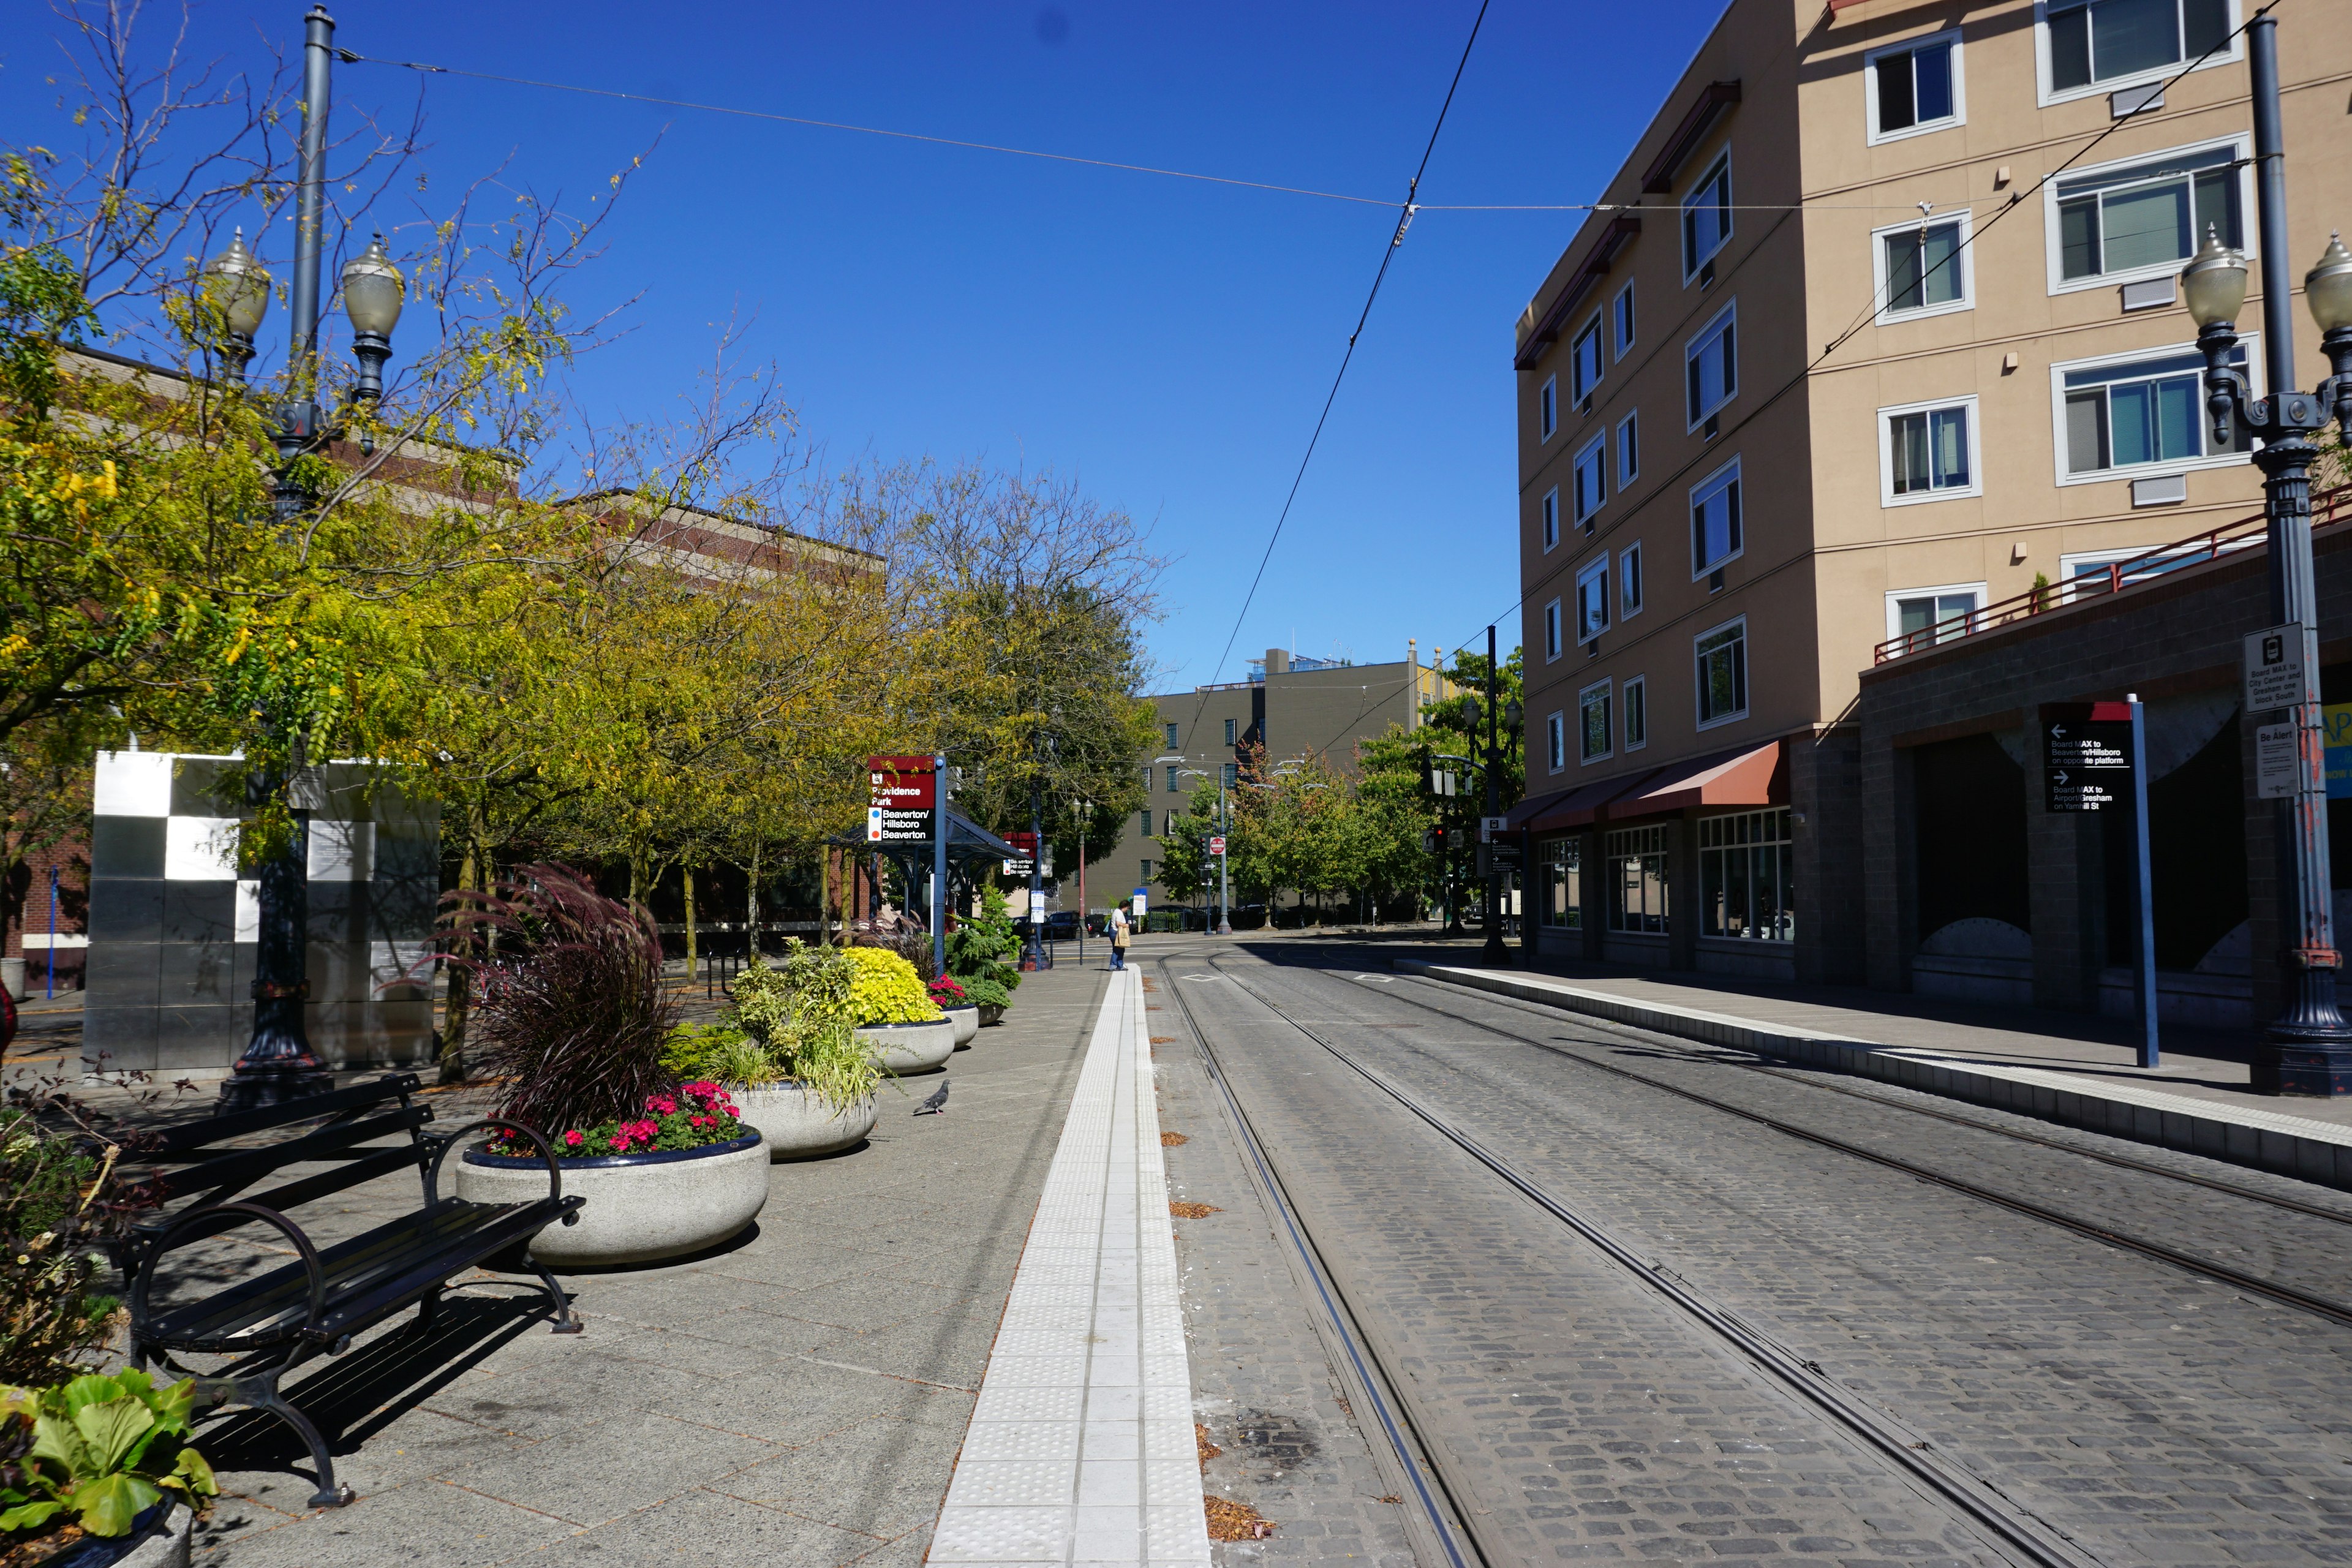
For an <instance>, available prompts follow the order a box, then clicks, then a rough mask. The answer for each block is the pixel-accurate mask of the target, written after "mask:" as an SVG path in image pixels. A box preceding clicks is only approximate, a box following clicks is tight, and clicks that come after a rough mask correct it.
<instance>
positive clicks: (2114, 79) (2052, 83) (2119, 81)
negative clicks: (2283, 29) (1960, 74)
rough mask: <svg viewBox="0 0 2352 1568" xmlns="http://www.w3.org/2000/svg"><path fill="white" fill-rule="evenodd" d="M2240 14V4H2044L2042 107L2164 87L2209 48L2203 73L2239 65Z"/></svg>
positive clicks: (2062, 0)
mask: <svg viewBox="0 0 2352 1568" xmlns="http://www.w3.org/2000/svg"><path fill="white" fill-rule="evenodd" d="M2238 9H2239V6H2238V0H2087V3H2086V0H2037V3H2036V4H2035V5H2034V10H2035V11H2036V12H2037V13H2038V15H2037V16H2035V18H2034V20H2035V23H2036V26H2034V29H2033V32H2034V49H2035V54H2036V56H2037V57H2038V61H2039V65H2040V68H2041V77H2042V84H2041V85H2042V102H2043V103H2045V104H2048V103H2053V102H2056V101H2059V100H2063V99H2068V98H2081V97H2085V96H2087V95H2089V94H2091V93H2095V92H2109V91H2112V90H2114V89H2116V88H2119V87H2136V86H2137V85H2139V84H2140V83H2142V82H2151V81H2161V80H2163V79H2165V78H2166V77H2168V76H2170V75H2172V74H2173V72H2174V71H2176V70H2177V69H2179V67H2180V66H2181V65H2182V64H2184V63H2185V62H2188V61H2190V60H2195V59H2198V58H2200V56H2203V55H2204V54H2205V53H2206V52H2207V51H2208V50H2212V51H2213V54H2212V58H2210V59H2206V60H2205V61H2204V62H2203V65H2200V67H2199V69H2203V68H2204V67H2205V66H2218V65H2223V64H2226V63H2228V62H2230V61H2231V60H2234V59H2237V58H2239V53H2240V45H2239V43H2238V41H2237V39H2236V38H2234V37H2231V34H2232V33H2233V32H2234V31H2235V30H2236V28H2237V26H2238Z"/></svg>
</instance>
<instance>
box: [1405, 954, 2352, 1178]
mask: <svg viewBox="0 0 2352 1568" xmlns="http://www.w3.org/2000/svg"><path fill="white" fill-rule="evenodd" d="M1447 956H1448V958H1451V956H1452V955H1450V954H1449V955H1447ZM1393 966H1394V967H1395V968H1396V969H1397V970H1398V971H1399V972H1401V973H1410V974H1420V975H1423V976H1425V977H1426V978H1429V979H1432V980H1439V981H1444V982H1446V983H1448V984H1456V985H1461V986H1465V987H1468V988H1471V989H1475V990H1482V991H1489V992H1494V993H1496V994H1503V995H1508V996H1512V997H1515V998H1517V999H1519V1000H1523V1001H1531V1002H1538V1003H1541V1004H1544V1005H1549V1006H1557V1007H1561V1008H1564V1009H1566V1010H1568V1011H1570V1012H1576V1013H1583V1014H1586V1015H1589V1016H1595V1017H1605V1018H1609V1019H1612V1020H1613V1021H1615V1022H1618V1023H1622V1024H1630V1025H1633V1026H1636V1027H1639V1028H1645V1029H1654V1030H1656V1031H1658V1032H1660V1033H1662V1034H1670V1035H1678V1036H1681V1037H1685V1038H1688V1039H1696V1040H1704V1041H1706V1042H1708V1043H1710V1044H1714V1045H1720V1046H1728V1047H1733V1048H1735V1049H1739V1050H1748V1051H1755V1052H1758V1053H1759V1054H1761V1055H1765V1056H1771V1057H1780V1058H1786V1059H1789V1060H1793V1061H1800V1062H1805V1063H1808V1064H1810V1065H1813V1066H1817V1067H1824V1068H1832V1069H1834V1070H1837V1071H1841V1072H1851V1073H1856V1074H1859V1075H1862V1076H1864V1077H1870V1078H1879V1079H1886V1080H1888V1081H1890V1082H1895V1083H1900V1084H1903V1085H1905V1086H1906V1087H1908V1088H1912V1089H1923V1090H1926V1091H1927V1092H1929V1093H1933V1094H1943V1095H1949V1096H1951V1097H1953V1098H1955V1099H1959V1100H1974V1101H1976V1102H1978V1103H1980V1104H1985V1105H1993V1106H1998V1107H2000V1108H2002V1109H2005V1110H2015V1111H2019V1112H2021V1113H2023V1114H2026V1115H2030V1116H2037V1117H2041V1118H2043V1119H2045V1120H2048V1121H2061V1122H2065V1123H2067V1124H2069V1125H2071V1126H2076V1127H2085V1128H2089V1129H2090V1130H2092V1131H2099V1132H2105V1133H2108V1134H2111V1135H2113V1136H2116V1137H2119V1138H2128V1139H2131V1140H2133V1141H2135V1142H2145V1143H2156V1144H2160V1145H2162V1146H2164V1147H2167V1148H2174V1149H2183V1150H2188V1151H2189V1152H2193V1153H2199V1154H2206V1155H2210V1156H2211V1157H2213V1158H2216V1159H2221V1160H2227V1161H2230V1162H2231V1163H2236V1164H2244V1165H2252V1166H2257V1167H2259V1168H2261V1169H2264V1170H2270V1171H2276V1172H2279V1173H2283V1174H2286V1175H2293V1176H2300V1177H2303V1178H2304V1179H2305V1180H2309V1181H2315V1182H2323V1183H2326V1184H2328V1185H2331V1186H2340V1187H2346V1188H2352V1100H2310V1099H2301V1098H2297V1099H2285V1098H2282V1097H2279V1096H2273V1095H2263V1094H2257V1093H2255V1092H2254V1091H2253V1089H2252V1084H2251V1082H2250V1080H2249V1066H2248V1056H2249V1053H2248V1050H2247V1047H2246V1046H2245V1043H2244V1042H2243V1041H2242V1039H2241V1038H2239V1037H2234V1036H2228V1035H2222V1034H2219V1033H2215V1032H2212V1031H2200V1030H2190V1029H2185V1028H2171V1029H2167V1030H2166V1031H2165V1036H2164V1040H2163V1047H2164V1048H2163V1061H2162V1065H2161V1066H2159V1067H2158V1068H2154V1069H2147V1070H2144V1069H2142V1068H2139V1067H2137V1065H2136V1063H2137V1034H2136V1029H2137V1026H2134V1025H2130V1024H2119V1023H2117V1022H2116V1021H2115V1020H2111V1019H2104V1018H2093V1017H2089V1016H2084V1017H2083V1018H2081V1019H2080V1020H2074V1019H2068V1018H2064V1017H2063V1016H2061V1015H2057V1014H2053V1013H2047V1012H2037V1011H2026V1010H2020V1009H2007V1008H1993V1007H1980V1006H1972V1005H1968V1004H1965V1003H1946V1002H1941V1001H1938V1000H1937V999H1935V998H1931V997H1922V996H1910V995H1899V994H1886V995H1883V996H1882V995H1880V994H1877V993H1874V992H1863V991H1858V990H1849V989H1832V988H1829V987H1797V986H1785V987H1784V986H1764V985H1754V984H1741V983H1739V982H1738V981H1733V980H1717V979H1715V978H1713V977H1698V976H1681V975H1677V976H1675V977H1674V978H1672V979H1665V978H1660V977H1656V976H1654V975H1650V974H1633V973H1624V972H1622V971H1608V970H1595V971H1591V972H1586V973H1574V974H1572V975H1561V974H1553V973H1536V972H1530V971H1527V970H1492V969H1482V968H1476V967H1472V966H1470V965H1467V964H1463V963H1448V962H1444V961H1437V962H1433V961H1431V960H1428V959H1422V958H1404V957H1400V958H1397V959H1396V960H1394V961H1393ZM2062 1029H2063V1031H2064V1032H2061V1030H2062Z"/></svg>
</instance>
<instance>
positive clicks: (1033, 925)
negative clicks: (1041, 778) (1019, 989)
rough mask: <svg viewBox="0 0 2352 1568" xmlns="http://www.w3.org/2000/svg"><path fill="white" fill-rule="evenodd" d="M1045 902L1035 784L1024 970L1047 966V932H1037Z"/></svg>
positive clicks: (1031, 801) (1042, 838)
mask: <svg viewBox="0 0 2352 1568" xmlns="http://www.w3.org/2000/svg"><path fill="white" fill-rule="evenodd" d="M1044 902H1045V807H1044V805H1041V804H1040V802H1039V800H1038V795H1037V785H1036V784H1035V783H1034V781H1033V782H1032V783H1031V784H1030V785H1029V928H1028V943H1029V952H1028V954H1027V956H1026V957H1025V958H1024V959H1023V960H1022V963H1021V967H1022V968H1024V969H1033V970H1034V969H1043V968H1044V967H1045V938H1044V933H1043V932H1041V931H1039V930H1038V929H1037V928H1038V926H1039V925H1040V924H1041V923H1042V922H1041V921H1039V920H1038V919H1037V910H1038V907H1039V906H1040V905H1042V904H1043V903H1044Z"/></svg>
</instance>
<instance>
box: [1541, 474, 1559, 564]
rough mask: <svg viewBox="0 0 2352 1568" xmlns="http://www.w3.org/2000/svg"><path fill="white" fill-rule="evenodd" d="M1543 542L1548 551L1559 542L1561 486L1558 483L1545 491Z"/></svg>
mask: <svg viewBox="0 0 2352 1568" xmlns="http://www.w3.org/2000/svg"><path fill="white" fill-rule="evenodd" d="M1543 542H1544V546H1543V547H1544V549H1545V550H1546V551H1549V550H1551V549H1552V548H1553V547H1554V546H1555V545H1557V544H1559V486H1557V485H1555V486H1553V487H1552V488H1551V489H1548V490H1546V491H1544V498H1543Z"/></svg>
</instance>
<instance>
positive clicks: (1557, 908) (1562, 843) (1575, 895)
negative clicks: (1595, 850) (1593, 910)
mask: <svg viewBox="0 0 2352 1568" xmlns="http://www.w3.org/2000/svg"><path fill="white" fill-rule="evenodd" d="M1538 856H1539V857H1540V858H1538V861H1537V863H1536V864H1537V868H1538V874H1539V876H1540V878H1541V880H1540V882H1539V883H1538V887H1537V889H1536V896H1537V898H1538V900H1541V901H1540V903H1539V904H1538V919H1539V920H1540V921H1542V922H1543V923H1544V924H1545V925H1548V926H1555V927H1559V928H1561V929H1563V930H1570V931H1572V930H1574V929H1576V928H1577V927H1579V926H1581V925H1582V924H1583V923H1584V842H1583V840H1581V839H1578V838H1555V839H1553V840H1552V841H1551V842H1550V843H1549V844H1546V845H1544V846H1542V847H1541V848H1540V849H1539V850H1538Z"/></svg>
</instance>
